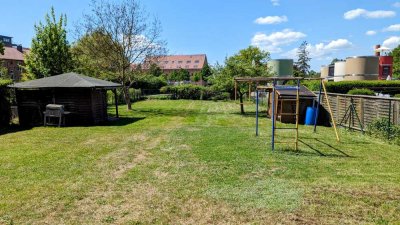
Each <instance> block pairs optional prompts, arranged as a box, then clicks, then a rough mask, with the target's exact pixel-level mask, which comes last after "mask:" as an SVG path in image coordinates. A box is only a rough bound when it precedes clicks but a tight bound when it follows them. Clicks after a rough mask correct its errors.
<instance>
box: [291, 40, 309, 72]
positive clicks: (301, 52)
mask: <svg viewBox="0 0 400 225" xmlns="http://www.w3.org/2000/svg"><path fill="white" fill-rule="evenodd" d="M307 46H308V43H307V41H303V43H301V45H300V47H299V48H298V50H297V57H298V58H297V62H296V63H295V67H294V68H295V69H297V70H298V71H297V72H298V73H299V74H298V75H299V76H301V77H305V76H307V75H308V73H309V71H310V64H309V63H310V60H311V58H310V56H309V55H310V52H309V51H308V50H307Z"/></svg>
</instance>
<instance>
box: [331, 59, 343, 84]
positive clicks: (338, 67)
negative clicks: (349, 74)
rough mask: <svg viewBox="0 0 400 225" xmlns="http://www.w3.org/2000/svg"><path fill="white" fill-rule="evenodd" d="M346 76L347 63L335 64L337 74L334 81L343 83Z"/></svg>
mask: <svg viewBox="0 0 400 225" xmlns="http://www.w3.org/2000/svg"><path fill="white" fill-rule="evenodd" d="M344 75H346V61H339V62H335V73H334V77H333V80H334V81H335V82H338V81H342V80H343V78H344Z"/></svg>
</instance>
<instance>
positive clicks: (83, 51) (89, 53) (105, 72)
mask: <svg viewBox="0 0 400 225" xmlns="http://www.w3.org/2000/svg"><path fill="white" fill-rule="evenodd" d="M88 43H89V44H88ZM104 43H109V44H110V45H111V44H113V43H114V42H113V41H112V39H111V38H110V37H109V36H108V35H106V34H105V33H103V32H101V31H94V32H93V33H88V34H85V35H84V36H82V37H81V38H80V39H79V40H77V41H76V42H75V43H74V44H73V45H72V48H71V53H72V58H73V61H74V66H75V68H74V71H75V72H78V73H82V74H85V75H87V76H91V77H97V78H101V79H110V80H112V79H113V78H114V77H115V73H117V71H118V68H117V67H116V65H115V63H114V62H113V61H112V60H109V58H110V57H111V56H110V54H116V53H114V52H106V51H99V52H97V51H96V49H99V48H100V47H101V45H103V44H104ZM114 44H115V45H118V43H114ZM116 47H118V46H116ZM113 57H114V58H117V56H113Z"/></svg>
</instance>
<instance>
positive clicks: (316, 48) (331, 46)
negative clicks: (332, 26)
mask: <svg viewBox="0 0 400 225" xmlns="http://www.w3.org/2000/svg"><path fill="white" fill-rule="evenodd" d="M351 47H353V43H351V42H350V41H349V40H347V39H337V40H333V41H331V42H329V43H318V44H315V45H312V44H308V45H307V48H306V49H307V51H308V52H309V53H310V57H311V58H313V59H318V60H324V59H328V58H330V56H331V55H332V54H333V53H335V52H337V51H339V50H343V49H349V48H351ZM297 51H298V48H295V49H292V50H290V51H288V52H286V53H284V54H282V56H284V57H288V58H293V59H294V58H296V57H297Z"/></svg>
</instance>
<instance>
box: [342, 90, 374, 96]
mask: <svg viewBox="0 0 400 225" xmlns="http://www.w3.org/2000/svg"><path fill="white" fill-rule="evenodd" d="M347 94H349V95H371V96H375V92H373V91H371V90H369V89H367V88H361V89H358V88H355V89H351V90H350V91H349V92H347Z"/></svg>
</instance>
